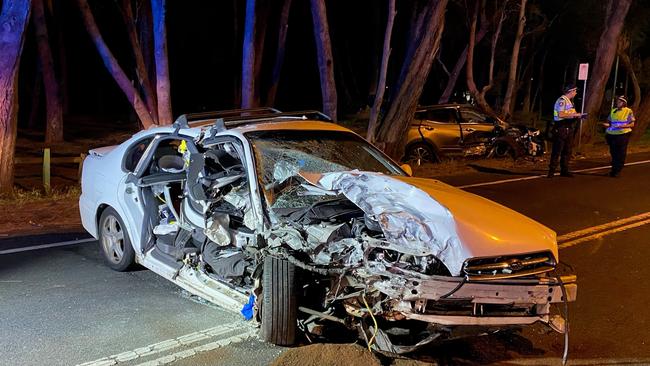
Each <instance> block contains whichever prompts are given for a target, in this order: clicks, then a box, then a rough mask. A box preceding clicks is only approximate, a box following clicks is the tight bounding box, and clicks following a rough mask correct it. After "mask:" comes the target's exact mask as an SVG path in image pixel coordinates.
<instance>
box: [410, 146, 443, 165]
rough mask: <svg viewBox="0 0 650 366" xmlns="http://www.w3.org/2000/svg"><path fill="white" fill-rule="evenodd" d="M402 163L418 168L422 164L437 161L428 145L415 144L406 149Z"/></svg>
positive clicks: (436, 156)
mask: <svg viewBox="0 0 650 366" xmlns="http://www.w3.org/2000/svg"><path fill="white" fill-rule="evenodd" d="M404 161H405V162H407V163H409V164H415V165H417V166H420V165H422V164H424V163H437V162H438V161H439V159H438V155H436V152H435V151H434V149H433V148H432V147H431V146H430V145H428V144H426V143H424V142H417V143H415V144H413V145H411V146H409V147H408V148H407V149H406V155H405V157H404Z"/></svg>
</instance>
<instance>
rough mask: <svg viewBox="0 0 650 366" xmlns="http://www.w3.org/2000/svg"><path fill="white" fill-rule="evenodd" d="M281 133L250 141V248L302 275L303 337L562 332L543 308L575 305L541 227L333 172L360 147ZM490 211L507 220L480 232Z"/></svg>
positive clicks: (404, 186)
mask: <svg viewBox="0 0 650 366" xmlns="http://www.w3.org/2000/svg"><path fill="white" fill-rule="evenodd" d="M282 137H283V138H282V139H279V138H278V139H261V138H259V139H255V140H254V146H255V149H256V159H257V162H258V167H257V168H258V177H259V181H260V183H261V185H262V187H263V191H264V195H265V203H266V208H267V211H268V213H269V221H270V222H269V225H268V229H267V230H266V231H265V232H264V233H263V235H262V239H263V244H262V245H260V247H262V248H263V249H262V250H261V251H260V253H261V255H262V256H274V257H279V258H282V259H285V260H287V261H288V262H290V263H292V264H293V265H295V266H296V267H298V268H300V269H301V270H302V272H301V273H302V274H301V275H300V278H301V281H302V282H301V284H300V288H301V291H302V292H301V296H302V298H301V300H300V301H299V304H300V305H299V308H298V310H299V312H300V314H301V315H302V317H301V318H300V320H299V323H300V327H301V328H302V329H303V330H304V331H305V333H306V334H308V336H310V337H311V336H318V335H320V334H323V333H324V332H325V330H324V328H326V327H325V325H324V324H329V325H338V326H343V327H347V328H349V329H356V330H358V331H359V334H360V336H361V338H363V339H365V340H366V342H367V343H368V344H369V346H372V347H374V348H375V349H378V350H381V351H385V352H389V353H397V354H401V353H407V352H411V351H413V350H415V349H417V348H418V347H420V346H422V345H425V344H428V343H431V342H432V341H435V340H440V339H448V338H449V337H450V336H451V337H455V336H456V335H457V334H460V333H467V334H472V333H473V334H476V333H484V332H490V331H494V330H499V329H504V328H508V327H514V326H523V325H529V324H533V323H536V322H541V323H544V324H547V325H549V326H550V327H551V328H553V329H555V330H557V331H560V332H564V331H565V326H564V324H565V322H564V320H563V319H564V317H566V314H563V315H564V316H560V315H559V312H557V313H558V314H555V313H556V311H554V309H553V308H554V307H553V306H552V305H553V304H562V303H564V304H566V303H567V302H570V301H574V300H575V298H576V293H577V285H576V277H575V276H573V275H568V276H559V275H557V271H556V266H557V263H558V257H557V244H556V241H555V234H554V233H552V232H551V231H550V230H549V229H548V228H545V227H542V226H541V225H540V224H538V223H535V222H533V221H532V220H530V219H527V218H525V217H524V216H522V215H520V214H517V213H515V212H514V211H511V210H508V209H507V208H505V207H503V206H499V205H497V204H495V203H493V202H490V201H487V200H485V199H483V198H480V197H477V196H474V195H471V194H469V193H466V192H462V191H460V190H457V189H455V188H452V187H449V186H446V185H440V186H439V187H433V185H432V183H431V182H434V183H435V181H430V180H426V181H427V182H425V180H421V181H417V182H413V183H411V182H408V181H407V179H406V178H405V177H402V176H400V175H399V174H395V173H396V172H394V171H391V170H390V169H386V171H380V172H379V173H376V172H368V171H350V170H346V171H343V170H344V169H345V168H349V167H350V166H363V162H362V161H351V162H350V159H352V160H354V158H351V157H359V156H360V157H363V156H364V155H363V154H366V155H367V154H368V152H365V153H364V152H363V151H361V152H360V151H358V150H355V149H356V147H355V146H352V145H347V142H341V141H338V142H337V145H336V146H324V144H323V142H322V140H319V142H320V144H315V143H311V141H310V140H307V139H306V138H305V139H299V138H297V137H296V138H295V139H294V140H291V139H288V138H287V136H284V135H283V136H282ZM289 137H292V138H294V136H289ZM301 138H302V137H301ZM315 146H318V149H317V152H315V151H316V150H314V149H315ZM370 154H374V152H373V151H370ZM314 155H317V158H314ZM373 157H376V156H373ZM344 159H345V160H344ZM359 159H361V158H359ZM364 159H367V158H365V157H364ZM343 161H345V165H343V164H342V163H340V164H341V165H338V164H339V162H343ZM382 173H383V174H382ZM427 184H428V185H429V186H428V187H425V186H426V185H427ZM432 187H433V188H432ZM434 188H435V189H434ZM434 190H437V191H435V192H434ZM484 212H485V214H483V213H484ZM497 217H508V218H509V219H511V220H513V221H514V222H517V223H518V227H517V228H514V227H510V228H508V227H507V224H509V223H504V222H501V223H500V224H501V226H505V227H506V228H503V229H501V230H502V231H490V230H487V229H486V226H490V227H495V226H496V225H493V224H492V223H491V222H490V220H495V221H496V218H497ZM479 219H480V220H483V221H480V220H479ZM489 233H492V234H493V235H489ZM510 233H512V234H510ZM508 235H510V236H509V237H508ZM484 238H485V239H484ZM526 238H533V239H535V240H537V241H535V240H532V239H531V240H530V241H529V242H528V243H525V242H523V241H521V239H526ZM497 239H498V240H499V241H497ZM506 239H507V240H506ZM490 240H493V241H496V245H493V243H492V242H490ZM479 241H483V243H480V242H479ZM512 242H521V243H522V244H520V245H517V246H514V245H511V243H512ZM470 329H471V331H469V332H465V331H466V330H470ZM458 330H460V332H457V331H458Z"/></svg>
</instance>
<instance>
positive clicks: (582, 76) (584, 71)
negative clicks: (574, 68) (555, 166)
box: [574, 64, 589, 147]
mask: <svg viewBox="0 0 650 366" xmlns="http://www.w3.org/2000/svg"><path fill="white" fill-rule="evenodd" d="M588 75H589V64H580V69H579V71H578V80H582V81H583V84H582V107H580V113H581V114H582V113H585V95H586V94H587V77H588ZM574 141H575V140H574ZM581 143H582V118H580V127H578V147H580V146H581Z"/></svg>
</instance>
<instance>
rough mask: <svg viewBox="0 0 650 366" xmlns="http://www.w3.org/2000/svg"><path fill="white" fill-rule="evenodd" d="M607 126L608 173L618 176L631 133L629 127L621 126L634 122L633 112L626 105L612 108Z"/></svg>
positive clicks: (620, 98) (622, 98)
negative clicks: (610, 160)
mask: <svg viewBox="0 0 650 366" xmlns="http://www.w3.org/2000/svg"><path fill="white" fill-rule="evenodd" d="M618 99H619V100H622V101H624V102H625V103H626V104H627V100H626V99H625V98H624V97H619V98H618ZM607 120H608V121H609V127H608V128H607V130H605V141H607V145H609V153H610V155H611V156H612V170H611V171H610V173H609V175H610V176H612V177H616V176H618V174H619V173H620V172H621V170H622V169H623V165H625V156H626V155H627V144H628V142H629V141H630V135H632V129H631V128H630V127H622V126H624V125H627V124H631V123H634V121H635V118H634V113H633V112H632V110H631V109H630V108H628V107H622V108H614V109H612V111H611V113H610V114H609V117H608V118H607Z"/></svg>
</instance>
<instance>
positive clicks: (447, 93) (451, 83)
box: [438, 22, 490, 104]
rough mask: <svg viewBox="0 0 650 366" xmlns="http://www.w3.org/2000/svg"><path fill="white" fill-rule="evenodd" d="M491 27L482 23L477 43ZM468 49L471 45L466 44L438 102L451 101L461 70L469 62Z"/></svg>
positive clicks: (477, 35)
mask: <svg viewBox="0 0 650 366" xmlns="http://www.w3.org/2000/svg"><path fill="white" fill-rule="evenodd" d="M489 28H490V24H489V23H488V22H482V23H481V27H480V28H479V30H478V33H477V34H476V43H481V40H482V39H483V37H485V35H486V34H487V31H488V29H489ZM468 50H469V45H468V46H465V49H464V50H463V52H461V53H460V56H458V60H456V64H455V65H454V68H453V69H452V70H451V72H450V73H449V79H448V80H447V86H445V90H444V91H443V92H442V95H440V98H439V99H438V104H444V103H449V98H451V93H453V92H454V88H455V87H456V82H457V81H458V77H459V76H460V72H461V71H462V70H463V67H464V66H465V64H466V63H467V52H468Z"/></svg>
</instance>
